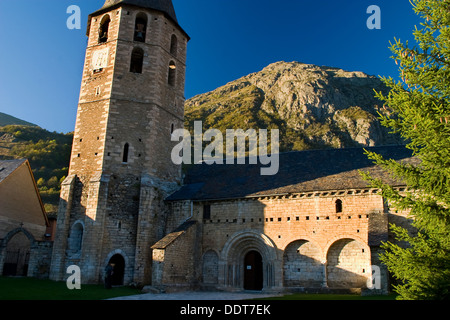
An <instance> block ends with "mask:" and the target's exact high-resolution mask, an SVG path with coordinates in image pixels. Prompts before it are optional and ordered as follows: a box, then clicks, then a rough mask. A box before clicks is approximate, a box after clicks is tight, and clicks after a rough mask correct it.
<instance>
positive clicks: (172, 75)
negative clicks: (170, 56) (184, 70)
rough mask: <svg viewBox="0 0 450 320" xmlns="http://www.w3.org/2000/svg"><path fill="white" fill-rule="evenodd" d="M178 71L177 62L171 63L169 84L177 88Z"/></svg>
mask: <svg viewBox="0 0 450 320" xmlns="http://www.w3.org/2000/svg"><path fill="white" fill-rule="evenodd" d="M176 70H177V66H176V65H175V62H173V61H170V64H169V79H168V83H169V85H171V86H175V78H176Z"/></svg>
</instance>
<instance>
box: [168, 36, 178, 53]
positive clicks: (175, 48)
mask: <svg viewBox="0 0 450 320" xmlns="http://www.w3.org/2000/svg"><path fill="white" fill-rule="evenodd" d="M177 51H178V39H177V36H176V35H174V34H173V35H172V38H171V39H170V54H171V55H173V56H175V57H176V56H177Z"/></svg>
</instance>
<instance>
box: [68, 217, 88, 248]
mask: <svg viewBox="0 0 450 320" xmlns="http://www.w3.org/2000/svg"><path fill="white" fill-rule="evenodd" d="M83 233H84V228H83V225H82V224H81V223H80V222H76V223H75V224H74V225H73V226H72V231H71V232H70V237H69V249H70V250H71V251H72V253H78V252H80V251H81V245H82V243H83Z"/></svg>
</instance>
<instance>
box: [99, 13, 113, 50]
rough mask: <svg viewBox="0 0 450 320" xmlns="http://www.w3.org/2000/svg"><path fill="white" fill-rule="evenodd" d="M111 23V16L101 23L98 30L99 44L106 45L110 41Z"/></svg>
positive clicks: (104, 18)
mask: <svg viewBox="0 0 450 320" xmlns="http://www.w3.org/2000/svg"><path fill="white" fill-rule="evenodd" d="M110 22H111V18H110V17H109V15H106V16H104V17H103V19H102V21H101V22H100V28H99V29H98V43H105V42H107V41H108V33H109V24H110Z"/></svg>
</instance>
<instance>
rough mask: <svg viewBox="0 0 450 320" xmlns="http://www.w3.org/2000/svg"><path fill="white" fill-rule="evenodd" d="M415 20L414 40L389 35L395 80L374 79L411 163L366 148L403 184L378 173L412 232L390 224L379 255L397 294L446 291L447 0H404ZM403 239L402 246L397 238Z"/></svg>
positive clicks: (449, 201) (449, 159)
mask: <svg viewBox="0 0 450 320" xmlns="http://www.w3.org/2000/svg"><path fill="white" fill-rule="evenodd" d="M411 3H412V5H413V7H414V10H415V12H416V13H417V14H418V15H419V16H420V17H421V18H422V19H423V22H422V23H421V27H420V28H417V27H416V30H415V31H414V37H415V39H416V42H417V44H414V45H410V44H409V43H408V42H405V43H402V42H401V41H399V40H395V43H393V44H392V45H391V51H392V52H393V57H392V58H393V59H394V60H395V62H396V64H398V65H399V71H400V73H401V81H395V80H393V79H392V78H382V80H383V81H384V82H385V84H386V85H387V86H388V87H389V88H390V89H391V90H390V92H389V93H388V94H386V95H384V94H382V93H381V92H379V93H377V97H378V98H379V99H381V100H382V101H384V103H385V106H384V108H385V110H386V111H387V113H386V114H384V115H380V117H381V120H382V123H383V125H384V126H386V127H389V128H391V130H392V132H396V133H400V134H401V135H402V137H403V138H404V139H405V141H406V142H407V148H409V149H411V150H412V152H413V154H414V156H415V157H416V158H417V159H418V160H419V161H420V163H418V164H411V163H410V164H407V163H404V162H402V163H397V162H395V161H392V160H387V159H383V157H381V156H379V155H377V154H374V153H371V152H367V154H368V156H369V158H370V159H372V160H374V162H375V163H376V164H378V165H380V166H382V167H383V168H384V169H385V170H387V171H389V172H391V173H392V174H393V176H395V177H396V178H399V179H401V180H402V181H404V182H405V183H406V185H407V186H408V190H412V191H409V192H403V193H400V192H399V191H397V190H395V189H394V188H392V187H390V186H387V185H385V184H383V183H382V181H380V180H375V179H372V178H370V176H368V175H367V174H364V175H365V178H366V179H367V180H369V181H371V184H372V186H374V187H378V188H381V189H382V190H383V196H384V197H385V199H386V200H387V201H388V202H389V204H390V205H391V206H392V207H393V208H395V209H396V210H410V216H411V218H412V219H413V226H414V228H415V231H416V232H414V234H412V233H408V231H407V230H406V229H404V228H401V227H399V226H391V228H392V231H393V233H394V235H395V237H396V240H397V241H396V243H391V242H388V243H385V244H383V249H384V250H385V252H384V253H383V254H382V257H381V259H382V261H383V263H385V264H386V266H387V267H388V269H389V271H390V272H391V274H392V275H393V277H394V278H395V279H397V280H398V282H399V284H398V285H396V286H394V290H395V291H396V292H397V293H399V294H400V298H401V299H434V300H436V299H449V298H450V292H449V290H450V88H449V85H450V27H449V25H450V0H412V1H411ZM400 242H403V243H405V242H406V244H407V245H406V246H405V245H404V246H400V245H398V244H397V243H400Z"/></svg>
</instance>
